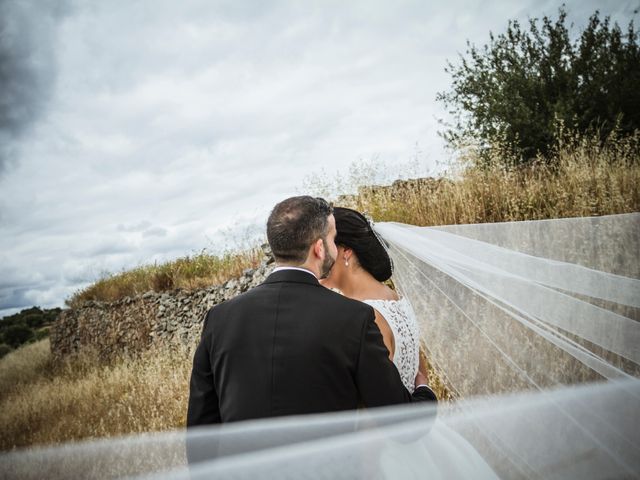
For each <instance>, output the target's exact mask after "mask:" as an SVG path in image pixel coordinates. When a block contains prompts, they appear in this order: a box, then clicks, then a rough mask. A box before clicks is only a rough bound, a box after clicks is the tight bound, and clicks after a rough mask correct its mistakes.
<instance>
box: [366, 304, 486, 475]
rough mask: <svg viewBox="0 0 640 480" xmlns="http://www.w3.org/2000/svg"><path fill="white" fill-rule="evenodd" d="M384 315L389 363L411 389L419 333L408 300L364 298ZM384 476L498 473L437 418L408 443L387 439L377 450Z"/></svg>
mask: <svg viewBox="0 0 640 480" xmlns="http://www.w3.org/2000/svg"><path fill="white" fill-rule="evenodd" d="M364 302H365V303H367V304H368V305H371V306H372V307H373V308H374V309H376V310H377V311H378V313H380V315H382V316H383V317H384V319H385V320H386V321H387V323H388V324H389V327H390V328H391V331H392V332H393V337H394V343H395V351H394V355H393V363H394V364H395V365H396V367H397V368H398V371H399V372H400V378H401V379H402V383H403V384H404V386H405V387H406V388H407V389H408V390H409V391H413V390H414V383H415V378H416V374H417V373H418V364H419V358H420V332H419V329H418V323H417V321H416V316H415V313H414V311H413V308H412V307H411V303H409V301H408V300H407V299H406V298H404V297H402V298H400V300H365V301H364ZM380 468H381V470H382V474H383V476H384V478H391V479H393V478H402V479H411V478H424V476H425V472H428V475H429V478H430V479H437V478H442V479H457V478H459V479H467V478H478V479H485V478H486V479H495V478H498V476H497V475H496V474H495V472H494V471H493V470H492V469H491V467H490V466H489V465H488V464H487V463H486V462H485V461H484V459H483V458H482V457H481V456H480V454H479V453H478V452H477V451H476V450H475V448H473V446H472V445H471V444H470V443H469V442H468V441H467V440H466V439H465V438H464V437H463V436H462V435H460V434H459V433H457V432H456V431H455V430H453V429H451V428H449V427H448V426H447V425H445V424H444V423H442V422H439V421H438V420H437V419H436V421H435V422H434V424H433V426H432V427H431V429H430V430H429V433H428V434H426V435H423V436H421V437H418V438H416V439H413V440H412V441H409V442H398V441H394V440H390V441H388V442H387V444H386V445H385V447H384V448H383V449H382V451H381V455H380Z"/></svg>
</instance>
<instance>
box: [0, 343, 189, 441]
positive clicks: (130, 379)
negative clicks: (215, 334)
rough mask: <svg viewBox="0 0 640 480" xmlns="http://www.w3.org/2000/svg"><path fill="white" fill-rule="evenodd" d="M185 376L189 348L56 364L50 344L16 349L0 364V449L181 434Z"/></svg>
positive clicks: (89, 355) (80, 357)
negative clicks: (160, 433) (172, 432)
mask: <svg viewBox="0 0 640 480" xmlns="http://www.w3.org/2000/svg"><path fill="white" fill-rule="evenodd" d="M190 371H191V352H190V351H189V350H188V349H187V348H182V349H180V348H175V349H168V348H165V349H162V350H150V351H148V352H145V353H144V354H143V355H142V356H140V357H138V358H133V357H127V358H120V359H117V360H115V361H114V362H112V363H103V362H101V361H99V360H98V358H97V356H96V355H93V354H92V353H91V352H87V351H85V352H83V353H82V354H81V355H78V356H75V357H70V358H68V359H67V360H66V361H64V362H62V363H60V364H54V363H53V362H52V361H51V357H50V351H49V341H48V340H42V341H40V342H37V343H35V344H32V345H29V346H27V347H24V348H21V349H18V350H16V351H15V352H12V353H10V354H9V355H7V356H6V357H5V358H3V359H2V360H1V361H0V392H2V393H1V394H0V395H1V396H0V431H2V436H1V437H0V449H2V450H8V449H13V448H17V447H24V446H30V445H37V444H40V445H43V444H55V443H59V442H67V441H71V440H81V439H87V438H95V437H108V436H114V435H122V434H129V433H143V432H150V431H160V430H168V429H174V428H180V427H184V425H185V420H186V407H187V400H188V392H189V388H188V385H189V375H190Z"/></svg>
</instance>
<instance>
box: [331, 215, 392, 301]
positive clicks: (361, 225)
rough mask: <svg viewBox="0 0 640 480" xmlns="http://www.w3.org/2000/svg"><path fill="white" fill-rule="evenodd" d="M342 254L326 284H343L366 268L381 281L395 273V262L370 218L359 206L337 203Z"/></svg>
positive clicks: (339, 247)
mask: <svg viewBox="0 0 640 480" xmlns="http://www.w3.org/2000/svg"><path fill="white" fill-rule="evenodd" d="M333 215H334V217H335V220H336V230H337V232H338V233H337V235H336V240H335V243H336V245H337V246H338V255H337V258H336V262H335V264H334V266H333V268H332V269H331V272H330V274H329V276H328V278H327V279H326V280H324V282H323V284H324V285H325V286H327V287H329V288H341V286H342V284H343V282H346V281H349V279H350V278H352V276H353V275H354V274H358V273H362V272H366V273H368V274H369V275H371V276H372V277H373V278H375V279H376V280H378V281H379V282H384V281H385V280H387V279H389V278H390V277H391V273H392V263H391V259H390V258H389V254H388V253H387V250H386V248H385V246H384V245H382V243H381V242H382V240H380V239H379V238H378V237H377V236H376V234H375V233H374V232H373V228H372V226H371V224H370V223H369V221H368V220H367V219H366V218H365V217H364V215H362V214H361V213H360V212H357V211H356V210H352V209H350V208H343V207H334V209H333Z"/></svg>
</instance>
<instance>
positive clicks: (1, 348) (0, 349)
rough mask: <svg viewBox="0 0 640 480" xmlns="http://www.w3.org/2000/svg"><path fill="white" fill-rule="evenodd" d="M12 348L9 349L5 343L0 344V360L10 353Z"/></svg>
mask: <svg viewBox="0 0 640 480" xmlns="http://www.w3.org/2000/svg"><path fill="white" fill-rule="evenodd" d="M12 350H13V348H11V347H10V346H9V345H7V344H6V343H0V358H2V357H4V356H5V355H6V354H7V353H9V352H11V351H12Z"/></svg>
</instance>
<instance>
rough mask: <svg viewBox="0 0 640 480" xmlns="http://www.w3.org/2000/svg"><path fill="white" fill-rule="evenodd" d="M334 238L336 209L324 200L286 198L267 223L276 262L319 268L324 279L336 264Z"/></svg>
mask: <svg viewBox="0 0 640 480" xmlns="http://www.w3.org/2000/svg"><path fill="white" fill-rule="evenodd" d="M335 235H336V228H335V220H334V218H333V208H332V207H331V205H329V204H328V203H327V201H326V200H324V199H322V198H315V197H310V196H306V195H305V196H301V197H291V198H287V199H286V200H283V201H282V202H280V203H278V204H277V205H276V206H275V207H273V210H272V211H271V215H269V219H268V220H267V239H268V240H269V245H270V246H271V250H272V251H273V255H274V257H275V258H276V261H277V262H278V263H280V264H286V265H307V266H308V267H312V269H316V268H315V267H317V270H319V274H320V276H321V277H324V276H326V275H327V274H328V273H329V270H330V269H331V267H332V266H333V262H334V261H335V257H336V254H337V249H336V246H335V242H334V240H335Z"/></svg>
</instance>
